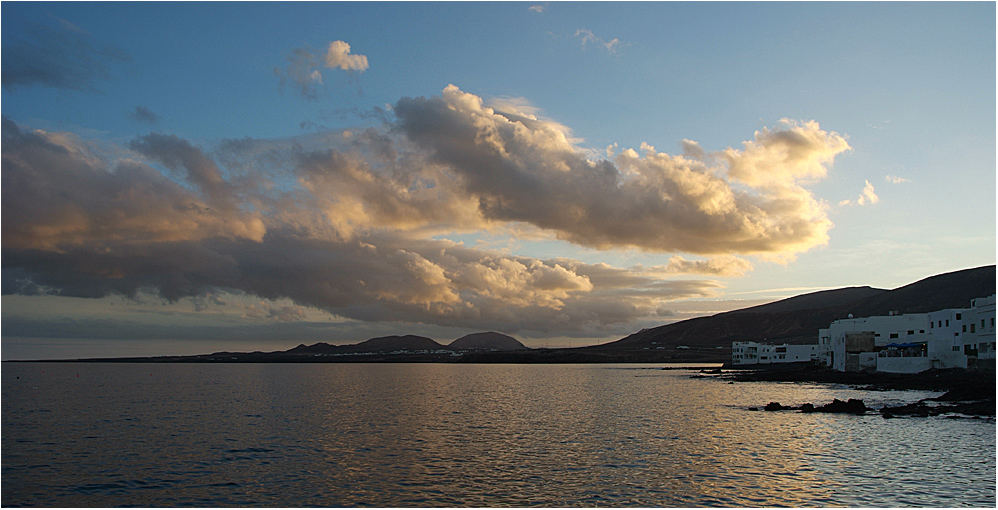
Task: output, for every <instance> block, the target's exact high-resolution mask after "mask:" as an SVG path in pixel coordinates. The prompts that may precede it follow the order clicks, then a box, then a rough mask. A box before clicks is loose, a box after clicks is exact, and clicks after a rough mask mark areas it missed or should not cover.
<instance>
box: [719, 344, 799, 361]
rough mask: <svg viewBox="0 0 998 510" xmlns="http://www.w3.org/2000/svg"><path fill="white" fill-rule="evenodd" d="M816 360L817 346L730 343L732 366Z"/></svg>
mask: <svg viewBox="0 0 998 510" xmlns="http://www.w3.org/2000/svg"><path fill="white" fill-rule="evenodd" d="M816 360H818V346H817V345H793V344H778V345H774V344H763V343H759V342H732V343H731V364H732V365H769V364H772V363H794V362H799V361H816Z"/></svg>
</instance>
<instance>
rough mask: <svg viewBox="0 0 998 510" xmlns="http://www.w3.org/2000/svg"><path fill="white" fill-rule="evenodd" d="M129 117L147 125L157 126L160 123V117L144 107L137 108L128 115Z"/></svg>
mask: <svg viewBox="0 0 998 510" xmlns="http://www.w3.org/2000/svg"><path fill="white" fill-rule="evenodd" d="M128 117H129V118H130V119H132V120H134V121H136V122H142V123H145V124H156V123H157V122H159V115H156V113H155V112H153V111H152V110H150V109H149V108H146V107H145V106H142V105H139V106H136V107H135V108H134V109H133V110H132V111H131V112H129V113H128Z"/></svg>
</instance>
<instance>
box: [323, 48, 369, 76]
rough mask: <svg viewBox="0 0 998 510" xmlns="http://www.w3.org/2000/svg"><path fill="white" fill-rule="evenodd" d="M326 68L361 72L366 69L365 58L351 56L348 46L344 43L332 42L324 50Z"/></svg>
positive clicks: (362, 56) (355, 55)
mask: <svg viewBox="0 0 998 510" xmlns="http://www.w3.org/2000/svg"><path fill="white" fill-rule="evenodd" d="M326 67H329V68H340V69H342V70H344V71H361V72H363V71H365V70H366V69H367V68H368V64H367V56H366V55H357V54H353V55H351V54H350V44H348V43H347V42H346V41H333V42H331V43H329V47H328V48H327V49H326Z"/></svg>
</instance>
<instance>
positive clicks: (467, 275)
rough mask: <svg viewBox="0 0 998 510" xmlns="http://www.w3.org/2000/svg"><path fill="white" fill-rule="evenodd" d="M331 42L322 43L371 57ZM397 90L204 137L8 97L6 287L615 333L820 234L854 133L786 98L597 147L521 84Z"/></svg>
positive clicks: (351, 62) (337, 53) (291, 312)
mask: <svg viewBox="0 0 998 510" xmlns="http://www.w3.org/2000/svg"><path fill="white" fill-rule="evenodd" d="M340 42H342V41H335V42H334V43H332V44H331V45H330V47H329V50H328V52H327V54H326V58H325V65H326V66H327V67H337V68H340V69H355V70H363V69H366V68H367V61H366V58H362V57H363V56H362V55H353V54H351V53H350V47H349V45H347V44H346V43H343V44H342V45H337V44H336V43H340ZM312 57H314V56H312ZM312 57H309V58H312ZM306 63H307V64H308V65H314V62H313V60H309V61H308V62H306ZM303 69H304V71H302V72H305V71H307V70H308V67H307V66H306V67H304V68H303ZM296 72H297V71H296ZM289 75H290V74H289ZM391 110H392V112H393V114H394V117H393V118H392V119H391V121H390V122H389V123H388V124H386V125H384V126H383V127H381V128H368V129H365V130H359V131H352V130H341V131H334V132H328V133H324V134H321V136H317V137H315V136H313V137H298V138H294V139H285V140H265V139H242V140H227V141H224V142H222V143H220V144H218V146H217V147H215V148H213V149H206V148H202V147H198V146H195V145H194V144H192V143H191V142H190V141H188V140H185V139H183V138H180V137H177V136H175V135H170V134H160V133H152V134H148V135H145V136H140V137H137V138H135V139H133V140H131V141H130V142H129V143H127V144H125V145H112V146H107V145H105V146H101V147H96V145H95V144H96V142H94V141H90V140H85V139H82V138H80V137H77V136H75V135H72V134H69V133H60V132H48V131H43V130H38V129H30V128H28V127H26V126H24V125H19V124H17V123H16V122H14V121H12V120H9V119H6V118H5V119H4V120H3V166H4V173H3V191H2V195H3V252H4V253H3V254H4V266H5V272H6V275H5V278H4V280H3V284H4V289H3V291H4V293H19V294H39V293H41V294H46V293H48V294H58V295H62V296H76V297H103V296H108V295H116V294H123V295H126V296H136V295H139V294H140V293H143V292H153V293H158V294H159V295H160V296H162V297H164V298H166V299H168V300H177V299H182V298H200V299H203V298H205V297H206V296H214V295H217V293H218V292H220V291H223V292H229V293H242V294H246V295H252V296H259V297H261V298H264V299H267V300H271V301H276V300H290V301H291V302H292V303H294V304H295V306H300V307H313V308H318V309H321V310H325V311H328V312H329V313H332V314H334V315H336V316H338V317H344V318H349V319H356V320H361V321H385V320H392V321H405V322H412V323H423V324H434V325H441V326H461V327H468V328H479V329H501V330H503V331H507V332H517V331H542V332H547V333H552V332H554V333H556V334H562V335H573V334H578V335H582V334H593V333H594V332H603V333H605V332H607V331H612V330H613V327H614V326H615V325H617V326H619V325H621V324H624V323H628V322H630V321H633V320H635V319H639V318H655V317H661V316H664V315H667V314H668V313H669V312H668V311H667V310H666V308H665V304H666V303H668V302H669V301H673V300H677V299H682V298H691V297H707V296H713V295H715V294H716V292H717V289H718V287H719V286H720V284H719V283H718V282H716V281H714V280H712V279H710V278H712V277H718V276H740V275H743V274H745V273H746V272H748V271H750V270H751V268H752V265H751V263H750V262H748V261H747V260H746V258H745V257H747V256H752V257H760V258H764V259H774V260H790V259H792V258H793V257H794V256H795V255H797V254H799V253H802V252H805V251H807V250H809V249H811V248H813V247H815V246H820V245H822V244H824V243H826V242H827V240H828V231H829V229H830V228H831V227H832V222H831V221H830V220H829V218H828V215H827V210H828V205H827V204H826V203H825V202H824V201H822V200H821V199H819V198H817V197H815V196H814V194H813V193H812V191H810V190H809V188H808V186H809V185H811V184H813V183H815V182H817V181H819V180H820V179H822V178H823V177H825V175H826V173H827V171H828V168H829V167H830V166H831V164H832V163H833V161H834V159H835V157H836V156H837V155H839V154H841V153H843V152H845V151H847V150H849V149H850V147H849V144H848V143H847V142H846V140H845V138H844V137H843V136H842V135H839V134H838V133H835V132H832V131H826V130H824V129H822V128H821V127H820V126H819V124H818V123H817V122H814V121H792V120H784V121H782V122H781V124H780V125H779V126H777V127H774V128H763V129H760V130H759V131H757V132H756V133H755V134H754V135H753V137H752V139H750V140H748V141H745V142H744V143H743V144H742V146H741V147H740V148H734V147H728V148H725V149H723V150H720V151H716V152H708V151H706V150H704V149H703V148H701V147H700V146H699V145H698V144H697V143H696V142H693V141H689V140H686V141H684V151H683V153H682V154H676V155H671V154H667V153H664V152H659V151H656V150H655V148H654V147H652V146H650V145H647V144H643V145H642V147H640V148H639V149H640V150H635V149H624V150H621V151H609V153H608V155H607V156H606V157H594V156H593V152H592V151H590V150H587V149H586V148H584V147H582V146H580V145H579V141H578V140H575V139H574V138H573V137H572V134H571V130H570V128H569V127H567V126H565V125H562V124H560V123H558V122H556V121H553V120H549V119H543V118H539V117H538V116H537V109H536V108H533V107H531V106H530V105H529V104H526V103H525V102H523V101H509V100H507V101H497V102H496V103H495V104H493V105H490V104H489V103H487V102H486V101H485V100H483V99H482V98H481V97H479V96H477V95H475V94H472V93H469V92H465V91H462V90H461V89H459V88H458V87H457V86H454V85H449V86H447V87H446V88H445V89H444V90H443V91H442V92H441V94H440V95H438V96H433V97H429V98H426V97H417V98H411V97H404V98H402V99H399V100H398V101H397V102H396V104H395V105H393V107H392V109H391ZM867 184H869V182H868V183H867ZM483 231H488V232H506V233H517V234H522V235H529V236H534V237H541V238H552V239H560V240H564V241H568V242H571V243H574V244H576V245H579V246H585V247H590V248H594V249H599V250H613V249H624V248H637V249H640V250H644V251H649V252H657V253H672V254H674V255H673V256H672V258H671V259H670V260H669V263H668V264H667V265H664V266H654V267H641V266H635V267H627V268H621V267H613V266H610V265H607V264H602V263H599V264H590V263H583V262H581V261H578V260H574V259H568V258H550V259H541V258H536V257H526V256H517V255H512V254H509V253H505V252H502V251H494V250H487V249H481V248H472V247H466V246H464V245H463V244H461V243H457V242H454V241H449V240H447V239H446V236H447V235H450V234H454V233H473V232H483ZM680 254H687V255H695V256H698V257H707V258H705V259H704V258H698V259H688V258H686V257H684V256H683V255H680ZM675 275H699V276H698V277H696V278H689V277H687V278H684V279H672V277H674V276H675ZM705 277H707V278H705ZM273 310H276V311H273ZM273 310H272V311H271V313H270V316H271V317H274V318H280V317H285V318H295V317H300V316H301V313H300V312H299V311H296V309H295V308H294V307H287V306H284V307H281V308H274V309H273ZM260 313H263V312H260Z"/></svg>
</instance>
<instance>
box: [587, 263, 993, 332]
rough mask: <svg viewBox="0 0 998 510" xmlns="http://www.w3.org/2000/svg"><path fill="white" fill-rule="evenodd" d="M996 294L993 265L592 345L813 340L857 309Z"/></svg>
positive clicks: (866, 311) (943, 304)
mask: <svg viewBox="0 0 998 510" xmlns="http://www.w3.org/2000/svg"><path fill="white" fill-rule="evenodd" d="M994 293H995V266H983V267H978V268H974V269H964V270H962V271H954V272H952V273H945V274H940V275H936V276H932V277H929V278H925V279H923V280H919V281H917V282H915V283H912V284H909V285H905V286H903V287H899V288H897V289H893V290H883V289H874V288H871V287H846V288H842V289H835V290H826V291H821V292H813V293H810V294H803V295H800V296H795V297H792V298H788V299H784V300H781V301H776V302H773V303H768V304H765V305H759V306H753V307H751V308H743V309H740V310H733V311H730V312H725V313H720V314H717V315H713V316H710V317H697V318H695V319H689V320H685V321H681V322H676V323H673V324H666V325H664V326H659V327H656V328H650V329H645V330H642V331H638V332H637V333H634V334H631V335H629V336H627V337H624V338H621V339H620V340H617V341H616V342H610V343H607V344H602V345H598V346H593V347H591V348H590V349H594V350H618V349H625V350H626V349H644V348H649V347H652V346H655V347H659V346H665V347H670V346H671V347H675V346H677V345H686V346H699V347H730V346H731V342H732V341H734V340H753V341H762V340H765V341H769V342H774V343H782V342H787V343H814V342H815V341H816V339H817V336H818V329H820V328H825V327H828V325H829V324H830V323H831V322H832V321H834V320H836V319H842V318H846V317H848V316H849V314H853V315H854V316H855V317H869V316H874V315H887V314H888V312H891V311H898V312H901V313H921V312H929V311H933V310H942V309H945V308H966V307H968V306H970V300H971V299H973V298H977V297H985V296H990V295H991V294H994Z"/></svg>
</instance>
